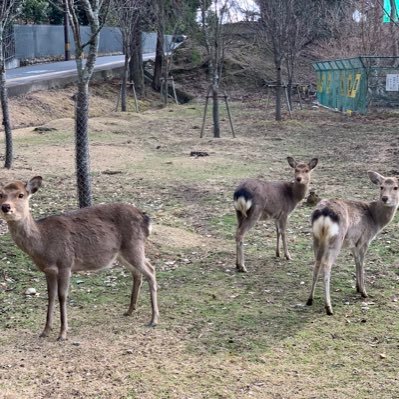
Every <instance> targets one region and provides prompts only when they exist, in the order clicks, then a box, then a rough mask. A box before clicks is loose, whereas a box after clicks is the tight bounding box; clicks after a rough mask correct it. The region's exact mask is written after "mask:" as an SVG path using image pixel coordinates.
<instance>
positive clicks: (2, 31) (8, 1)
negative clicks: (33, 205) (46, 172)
mask: <svg viewBox="0 0 399 399" xmlns="http://www.w3.org/2000/svg"><path fill="white" fill-rule="evenodd" d="M22 1H23V0H2V1H1V2H0V102H1V110H2V114H3V122H2V123H3V126H4V133H5V142H6V155H5V163H4V167H5V168H7V169H10V168H11V166H12V162H13V139H12V130H11V120H10V113H9V109H8V95H7V87H6V49H7V44H8V43H7V33H8V32H9V31H8V30H9V29H10V27H11V23H12V21H13V20H14V19H15V18H16V16H17V15H18V10H19V7H20V6H21V4H22Z"/></svg>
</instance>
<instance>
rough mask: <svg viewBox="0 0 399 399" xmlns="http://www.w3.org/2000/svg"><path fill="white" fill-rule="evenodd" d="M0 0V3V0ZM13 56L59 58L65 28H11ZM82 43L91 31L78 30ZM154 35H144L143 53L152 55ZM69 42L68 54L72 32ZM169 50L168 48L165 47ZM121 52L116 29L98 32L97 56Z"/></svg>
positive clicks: (119, 34) (59, 26) (83, 27)
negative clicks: (12, 29) (13, 38)
mask: <svg viewBox="0 0 399 399" xmlns="http://www.w3.org/2000/svg"><path fill="white" fill-rule="evenodd" d="M0 1H1V0H0ZM14 32H15V57H16V58H17V59H20V60H26V59H31V58H46V57H59V56H63V55H64V27H63V26H62V25H14ZM81 33H82V39H83V42H85V41H87V39H88V37H89V35H90V29H89V27H87V26H82V27H81ZM171 38H172V36H171V35H165V39H166V40H165V42H166V43H165V49H166V50H167V51H168V50H170V44H171ZM156 40H157V34H156V33H143V53H153V52H155V46H156ZM69 41H70V44H71V54H73V53H74V51H75V45H74V41H73V36H72V31H70V35H69ZM168 47H169V48H168ZM112 53H122V37H121V33H120V30H119V28H113V27H107V26H106V27H104V28H103V29H102V30H101V32H100V43H99V54H100V55H101V54H112Z"/></svg>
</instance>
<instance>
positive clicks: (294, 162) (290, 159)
mask: <svg viewBox="0 0 399 399" xmlns="http://www.w3.org/2000/svg"><path fill="white" fill-rule="evenodd" d="M287 161H288V164H289V165H290V166H291V168H294V169H295V168H296V165H297V161H295V159H294V158H292V157H287Z"/></svg>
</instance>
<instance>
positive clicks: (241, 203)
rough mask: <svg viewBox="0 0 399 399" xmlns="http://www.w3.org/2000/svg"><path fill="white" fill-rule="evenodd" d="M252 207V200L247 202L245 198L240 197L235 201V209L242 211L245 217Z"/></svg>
mask: <svg viewBox="0 0 399 399" xmlns="http://www.w3.org/2000/svg"><path fill="white" fill-rule="evenodd" d="M251 206H252V200H248V201H246V200H245V198H244V197H238V198H237V199H236V200H235V201H234V207H235V208H236V209H237V211H240V212H241V213H242V214H243V215H244V216H247V210H248V209H250V208H251Z"/></svg>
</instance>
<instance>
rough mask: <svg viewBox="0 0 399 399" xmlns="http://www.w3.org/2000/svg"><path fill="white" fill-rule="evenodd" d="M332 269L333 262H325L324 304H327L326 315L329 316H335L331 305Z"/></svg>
mask: <svg viewBox="0 0 399 399" xmlns="http://www.w3.org/2000/svg"><path fill="white" fill-rule="evenodd" d="M331 267H332V262H325V263H324V264H323V272H324V276H323V279H324V303H325V308H326V313H327V314H328V315H329V316H332V315H333V310H332V305H331V294H330V280H331Z"/></svg>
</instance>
